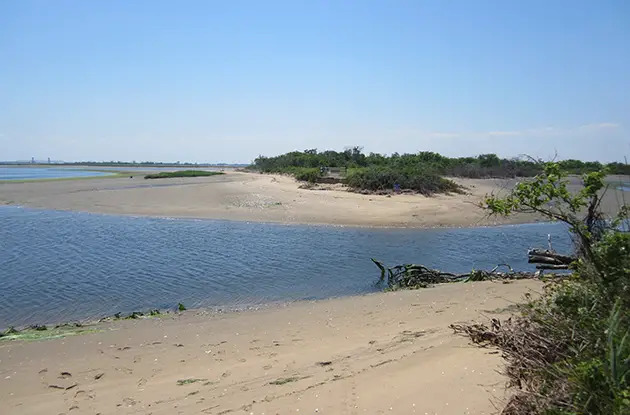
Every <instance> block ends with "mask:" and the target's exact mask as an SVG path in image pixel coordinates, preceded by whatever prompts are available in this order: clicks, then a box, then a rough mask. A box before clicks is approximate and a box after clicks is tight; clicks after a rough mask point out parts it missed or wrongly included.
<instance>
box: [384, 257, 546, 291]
mask: <svg viewBox="0 0 630 415" xmlns="http://www.w3.org/2000/svg"><path fill="white" fill-rule="evenodd" d="M372 262H374V264H375V265H376V266H377V267H378V268H379V270H380V271H381V276H380V279H379V282H380V283H384V282H386V283H387V287H388V288H389V289H402V288H423V287H428V286H429V285H432V284H445V283H451V282H468V281H489V280H518V279H534V278H539V277H540V275H541V272H540V271H538V272H516V271H514V270H513V269H512V267H510V266H509V265H507V264H500V265H497V266H496V267H494V268H493V269H492V270H491V271H484V270H473V271H471V272H468V273H465V274H453V273H451V272H444V271H440V270H437V269H431V268H428V267H425V266H424V265H419V264H403V265H396V266H394V267H391V268H387V267H385V265H383V263H382V262H380V261H377V260H376V259H374V258H372ZM501 266H504V267H507V268H508V270H509V271H508V272H500V271H497V269H498V268H499V267H501Z"/></svg>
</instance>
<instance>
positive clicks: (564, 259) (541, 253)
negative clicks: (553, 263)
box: [527, 248, 575, 265]
mask: <svg viewBox="0 0 630 415" xmlns="http://www.w3.org/2000/svg"><path fill="white" fill-rule="evenodd" d="M527 255H528V256H529V257H530V259H531V258H532V257H545V258H553V259H555V260H557V261H558V262H559V263H560V264H567V265H568V264H570V263H571V262H573V261H575V258H574V257H572V256H569V255H563V254H559V253H557V252H555V251H550V250H548V249H538V248H534V249H530V250H529V251H528V252H527ZM533 262H535V261H530V263H533Z"/></svg>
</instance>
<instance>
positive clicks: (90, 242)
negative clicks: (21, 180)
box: [0, 206, 568, 327]
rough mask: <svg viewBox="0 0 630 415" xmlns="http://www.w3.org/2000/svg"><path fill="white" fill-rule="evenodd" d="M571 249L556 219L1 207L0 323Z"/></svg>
mask: <svg viewBox="0 0 630 415" xmlns="http://www.w3.org/2000/svg"><path fill="white" fill-rule="evenodd" d="M548 233H551V234H553V235H554V240H555V247H556V248H557V249H559V250H565V249H568V236H567V233H566V231H565V228H564V227H563V226H562V225H559V224H531V225H519V226H502V227H496V228H476V229H435V230H370V229H357V228H336V227H324V226H296V225H291V226H284V225H271V224H258V223H244V222H229V221H213V220H180V219H177V220H169V219H157V218H144V217H142V218H141V217H138V218H134V217H117V216H107V215H93V214H83V213H70V212H56V211H46V210H31V209H23V208H19V207H10V206H7V207H0V327H7V326H8V325H24V324H33V323H55V322H62V321H70V320H75V319H86V318H92V317H100V316H105V315H111V314H113V313H115V312H118V311H121V312H131V311H133V310H148V309H150V308H172V307H174V306H175V305H176V304H177V303H178V302H182V303H184V304H186V306H188V307H211V308H224V309H232V308H242V307H247V306H253V305H260V304H267V303H272V302H278V301H293V300H300V299H316V298H326V297H333V296H343V295H352V294H360V293H367V292H370V291H373V290H375V289H376V288H375V287H374V285H373V284H374V282H375V281H376V279H377V277H378V269H377V268H376V267H375V266H374V265H373V264H372V263H371V262H370V257H376V258H379V259H381V260H384V261H385V262H386V263H388V264H391V265H394V264H396V263H402V262H418V263H423V264H426V265H429V266H432V267H436V268H442V269H445V270H451V271H461V272H464V271H469V270H470V269H471V268H477V269H481V268H484V269H485V268H492V267H493V266H494V265H496V264H497V263H500V262H507V263H510V264H512V266H513V267H514V268H516V269H521V270H522V269H532V267H531V266H529V265H527V264H526V250H527V248H529V247H531V246H546V244H547V234H548Z"/></svg>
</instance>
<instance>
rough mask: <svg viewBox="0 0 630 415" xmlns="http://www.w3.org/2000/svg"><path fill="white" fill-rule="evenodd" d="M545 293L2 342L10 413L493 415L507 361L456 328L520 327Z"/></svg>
mask: <svg viewBox="0 0 630 415" xmlns="http://www.w3.org/2000/svg"><path fill="white" fill-rule="evenodd" d="M540 289H541V283H540V282H537V281H519V282H514V283H511V284H503V283H500V282H480V283H461V284H449V285H441V286H437V287H434V288H430V289H423V290H417V291H404V292H391V293H378V294H370V295H365V296H359V297H349V298H341V299H331V300H324V301H318V302H300V303H294V304H290V305H287V306H284V307H277V308H272V309H266V310H259V311H248V312H241V313H229V314H223V315H221V314H204V313H203V312H200V311H190V312H185V313H183V314H182V315H180V316H176V317H169V318H149V319H143V320H125V321H116V322H111V323H100V324H99V325H98V326H97V327H98V328H99V329H100V330H101V331H100V332H97V333H90V334H83V335H78V336H74V337H66V338H59V339H52V340H45V341H37V342H23V341H18V342H0V413H2V414H20V415H28V414H46V415H48V414H74V413H76V414H96V413H100V414H102V415H106V414H169V415H170V414H227V413H237V414H240V413H244V414H287V413H308V414H312V413H324V414H384V413H396V414H413V413H418V414H425V413H430V414H433V413H439V414H489V413H493V412H495V406H494V405H499V406H500V405H501V403H500V401H501V399H503V397H504V383H505V379H504V378H503V376H502V375H500V374H499V372H498V371H499V370H500V368H501V358H500V355H499V354H497V353H496V352H495V351H493V350H491V349H481V348H477V347H474V346H472V345H470V344H469V342H468V340H467V339H465V338H463V337H460V336H457V335H454V334H453V333H452V331H451V330H450V329H449V328H448V325H449V324H451V323H454V322H462V321H470V320H473V319H477V320H479V321H485V320H486V319H487V318H489V317H492V316H495V315H501V316H503V317H507V316H508V314H509V312H507V311H506V307H509V306H510V305H511V304H513V303H514V302H519V301H521V300H522V297H523V295H524V294H525V293H526V292H529V291H530V290H533V291H534V292H539V291H540Z"/></svg>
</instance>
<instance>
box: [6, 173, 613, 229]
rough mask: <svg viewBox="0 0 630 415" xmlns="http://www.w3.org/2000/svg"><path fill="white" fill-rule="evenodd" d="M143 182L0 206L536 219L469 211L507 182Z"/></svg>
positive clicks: (236, 216)
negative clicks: (441, 189)
mask: <svg viewBox="0 0 630 415" xmlns="http://www.w3.org/2000/svg"><path fill="white" fill-rule="evenodd" d="M142 177H143V175H142V174H136V175H135V176H134V177H133V178H94V179H86V180H58V181H39V182H22V183H10V182H2V183H0V204H12V205H22V206H30V207H36V208H46V209H59V210H75V211H84V212H94V213H108V214H120V215H148V216H166V217H181V218H211V219H229V220H239V221H257V222H278V223H302V224H329V225H348V226H378V227H417V228H424V227H437V226H482V225H494V224H501V223H526V222H535V221H538V220H540V218H539V217H537V216H534V215H515V216H512V217H510V218H497V217H493V218H488V217H486V213H485V212H484V211H482V210H481V209H479V208H478V207H477V206H476V205H477V204H478V203H479V202H480V200H482V198H483V197H484V196H485V195H486V194H489V193H492V192H495V193H496V192H505V191H506V190H507V189H511V188H512V187H513V186H514V184H515V183H516V182H517V181H516V180H511V179H510V180H505V179H455V180H456V181H457V182H458V183H459V184H461V185H463V186H464V187H465V188H466V194H451V195H436V196H433V197H425V196H422V195H416V194H400V195H393V196H391V197H387V196H384V195H363V194H358V193H352V192H348V191H345V190H342V189H337V190H307V189H300V188H299V183H298V182H296V181H295V180H294V179H292V178H290V177H287V176H281V175H262V174H255V173H241V172H234V171H230V172H227V174H225V175H223V176H213V177H199V178H176V179H160V180H145V179H143V178H142ZM573 187H574V188H576V189H577V188H578V186H577V185H575V186H573ZM623 196H624V195H623V192H621V191H618V190H614V189H611V190H610V191H609V192H608V193H607V195H606V198H605V200H604V203H603V207H604V209H605V210H609V211H614V210H615V209H616V208H617V207H618V206H619V203H620V201H621V200H622V199H623Z"/></svg>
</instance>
